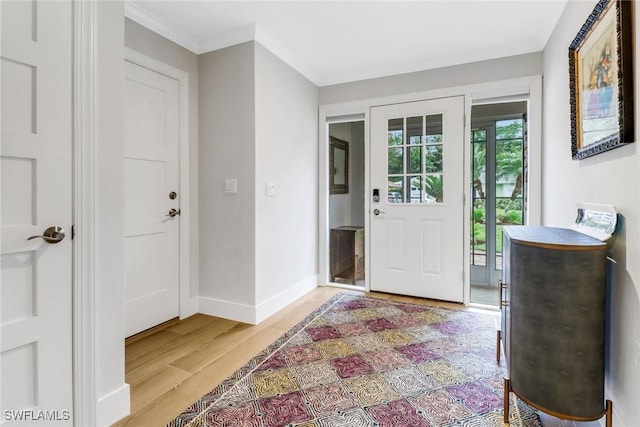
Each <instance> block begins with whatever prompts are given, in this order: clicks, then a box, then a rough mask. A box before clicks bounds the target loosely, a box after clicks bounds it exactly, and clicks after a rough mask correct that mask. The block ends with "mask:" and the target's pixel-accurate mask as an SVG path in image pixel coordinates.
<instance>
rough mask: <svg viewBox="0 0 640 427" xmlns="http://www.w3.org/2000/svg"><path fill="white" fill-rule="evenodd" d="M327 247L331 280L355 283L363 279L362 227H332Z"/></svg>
mask: <svg viewBox="0 0 640 427" xmlns="http://www.w3.org/2000/svg"><path fill="white" fill-rule="evenodd" d="M329 247H330V251H329V258H330V261H329V264H330V274H331V281H332V282H336V283H351V284H354V285H355V284H356V282H357V281H358V280H362V279H364V227H355V226H349V225H345V226H342V227H336V228H332V229H331V232H330V238H329Z"/></svg>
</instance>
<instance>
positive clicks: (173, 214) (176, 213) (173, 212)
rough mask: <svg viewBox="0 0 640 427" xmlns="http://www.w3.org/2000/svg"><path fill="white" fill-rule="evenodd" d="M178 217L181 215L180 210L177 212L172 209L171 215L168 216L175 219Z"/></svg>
mask: <svg viewBox="0 0 640 427" xmlns="http://www.w3.org/2000/svg"><path fill="white" fill-rule="evenodd" d="M176 215H180V209H178V210H175V209H173V208H172V209H170V210H169V213H168V214H167V215H166V216H168V217H171V218H173V217H174V216H176Z"/></svg>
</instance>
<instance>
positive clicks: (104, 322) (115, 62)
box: [95, 1, 129, 425]
mask: <svg viewBox="0 0 640 427" xmlns="http://www.w3.org/2000/svg"><path fill="white" fill-rule="evenodd" d="M96 7H97V10H96V13H97V19H96V21H95V26H96V28H95V35H96V39H95V46H96V50H95V60H96V64H95V72H96V76H95V82H96V100H97V101H96V107H95V108H96V109H95V121H96V129H95V132H96V135H95V144H96V147H95V158H96V169H95V198H96V199H95V245H96V246H95V310H96V313H95V329H96V333H95V340H96V348H95V358H96V360H95V367H96V396H97V399H98V402H97V407H96V417H97V421H98V423H99V425H108V424H111V423H113V422H115V421H116V420H118V419H119V418H121V417H123V416H125V415H127V414H128V411H129V406H128V403H129V388H128V386H127V385H126V384H125V382H124V259H123V256H122V253H123V244H124V241H123V239H122V236H123V231H124V218H123V216H122V212H123V208H124V206H123V205H124V200H123V197H122V191H123V176H124V173H123V163H122V157H123V155H124V146H123V135H124V118H123V115H122V112H123V111H124V21H123V19H122V17H123V16H124V6H123V3H122V2H117V1H113V2H107V1H99V2H96Z"/></svg>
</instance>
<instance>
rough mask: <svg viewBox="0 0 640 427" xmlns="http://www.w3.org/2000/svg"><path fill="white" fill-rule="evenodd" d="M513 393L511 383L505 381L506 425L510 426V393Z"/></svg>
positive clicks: (507, 380) (506, 379)
mask: <svg viewBox="0 0 640 427" xmlns="http://www.w3.org/2000/svg"><path fill="white" fill-rule="evenodd" d="M510 392H511V381H509V378H505V379H504V423H505V424H509V393H510Z"/></svg>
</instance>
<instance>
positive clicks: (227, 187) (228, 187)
mask: <svg viewBox="0 0 640 427" xmlns="http://www.w3.org/2000/svg"><path fill="white" fill-rule="evenodd" d="M224 192H225V193H237V192H238V180H237V179H225V180H224Z"/></svg>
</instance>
